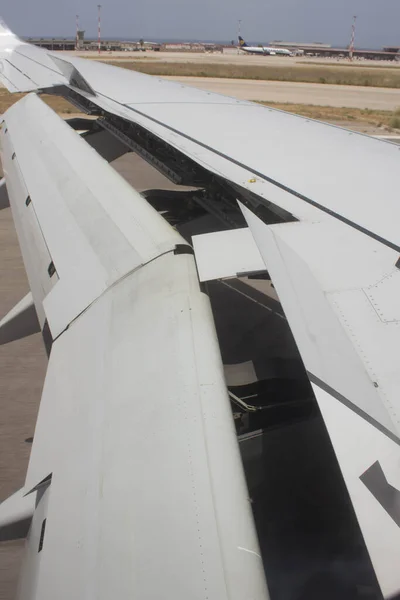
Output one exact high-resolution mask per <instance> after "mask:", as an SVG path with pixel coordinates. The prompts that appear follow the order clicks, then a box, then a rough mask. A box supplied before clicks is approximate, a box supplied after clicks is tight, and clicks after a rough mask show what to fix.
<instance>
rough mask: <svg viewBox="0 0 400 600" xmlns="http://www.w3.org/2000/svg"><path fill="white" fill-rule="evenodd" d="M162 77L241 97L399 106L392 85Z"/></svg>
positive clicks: (399, 99)
mask: <svg viewBox="0 0 400 600" xmlns="http://www.w3.org/2000/svg"><path fill="white" fill-rule="evenodd" d="M163 79H169V80H170V81H177V82H178V83H182V84H185V85H192V86H193V87H196V88H200V89H202V90H207V91H208V92H215V93H217V94H224V95H226V96H233V97H234V98H239V99H240V100H258V101H265V102H290V103H291V104H314V105H317V106H336V107H342V106H345V107H349V108H369V109H373V110H390V111H392V110H396V109H397V108H399V107H400V90H397V89H391V88H373V87H361V86H353V85H327V84H319V83H292V82H286V81H255V80H252V79H223V78H220V79H214V78H210V77H178V78H177V77H164V78H163Z"/></svg>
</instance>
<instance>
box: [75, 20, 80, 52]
mask: <svg viewBox="0 0 400 600" xmlns="http://www.w3.org/2000/svg"><path fill="white" fill-rule="evenodd" d="M78 48H79V15H76V43H75V50H78Z"/></svg>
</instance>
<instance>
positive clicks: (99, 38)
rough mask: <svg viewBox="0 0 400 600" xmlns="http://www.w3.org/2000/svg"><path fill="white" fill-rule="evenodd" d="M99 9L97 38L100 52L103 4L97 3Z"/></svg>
mask: <svg viewBox="0 0 400 600" xmlns="http://www.w3.org/2000/svg"><path fill="white" fill-rule="evenodd" d="M97 10H98V21H97V39H98V48H99V54H100V46H101V4H98V5H97Z"/></svg>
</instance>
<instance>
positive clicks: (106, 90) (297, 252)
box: [0, 29, 400, 598]
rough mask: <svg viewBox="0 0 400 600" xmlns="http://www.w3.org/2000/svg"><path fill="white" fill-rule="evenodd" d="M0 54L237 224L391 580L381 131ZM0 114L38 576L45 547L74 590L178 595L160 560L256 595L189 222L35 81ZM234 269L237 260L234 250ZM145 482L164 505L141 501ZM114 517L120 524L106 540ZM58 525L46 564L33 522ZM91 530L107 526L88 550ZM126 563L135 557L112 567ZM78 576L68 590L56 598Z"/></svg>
mask: <svg viewBox="0 0 400 600" xmlns="http://www.w3.org/2000/svg"><path fill="white" fill-rule="evenodd" d="M0 50H1V52H0V57H1V72H0V79H1V81H2V82H3V83H4V85H6V87H8V89H9V90H10V91H29V90H37V91H39V92H40V91H46V92H50V93H57V94H60V95H62V96H64V97H65V98H67V99H68V100H70V101H71V102H72V103H73V104H75V105H76V106H78V107H79V108H80V109H81V110H83V111H84V112H87V113H89V114H95V115H97V116H98V117H99V118H98V121H97V122H98V124H99V126H100V127H101V128H103V129H104V131H106V132H108V133H109V134H110V135H112V136H114V137H116V138H118V140H120V141H121V142H123V143H124V144H126V146H127V147H128V148H130V149H132V150H135V151H136V152H138V153H139V154H141V156H142V157H143V158H145V160H147V161H149V162H152V164H155V165H156V166H157V168H159V169H160V170H162V171H163V172H164V173H166V174H167V175H168V176H169V177H170V178H171V179H172V180H174V181H178V182H180V183H182V184H184V185H191V186H197V187H198V188H199V189H201V190H202V192H201V194H199V195H198V197H197V202H198V204H199V205H200V206H201V207H202V209H204V210H205V211H206V212H207V213H208V214H211V215H212V216H213V218H214V219H216V220H217V221H218V223H219V226H220V229H223V230H225V233H224V244H226V242H227V234H226V230H232V229H240V228H241V227H244V226H246V225H247V226H248V227H249V230H248V233H251V237H252V239H253V242H255V245H256V246H257V249H256V252H255V251H254V248H252V247H251V244H252V243H253V242H252V241H251V239H249V235H248V233H246V234H245V235H244V236H240V238H241V239H242V240H243V242H241V243H245V244H246V255H248V256H249V257H250V258H249V265H250V268H249V269H248V270H249V271H251V270H252V269H254V268H256V270H257V272H259V271H260V265H261V270H262V265H263V264H264V266H265V278H267V277H270V280H271V281H272V283H273V286H274V288H275V290H276V293H277V299H279V301H280V303H281V305H282V307H283V310H284V313H285V316H286V318H287V320H288V323H289V326H290V329H291V331H292V333H293V336H294V338H295V341H296V344H297V347H298V350H299V352H300V355H301V359H302V361H303V363H304V367H305V369H306V372H307V376H308V379H309V381H310V382H311V384H312V389H313V393H314V396H315V399H316V402H317V403H318V406H319V408H320V410H321V412H322V415H323V418H324V421H325V424H326V427H327V430H328V433H329V436H330V438H331V441H332V443H333V447H334V449H335V453H336V456H337V458H338V461H339V464H340V468H341V471H342V474H343V478H344V481H345V483H346V486H347V489H348V492H349V494H350V498H351V501H352V504H353V506H354V510H355V512H356V515H357V519H358V522H359V524H360V527H361V530H362V534H363V536H364V539H365V542H366V545H367V548H368V552H369V554H370V557H371V560H372V563H373V566H374V569H375V573H376V575H377V578H378V581H379V584H380V587H381V590H382V593H383V595H384V597H385V598H389V597H392V596H393V595H394V594H396V593H399V591H400V575H399V573H398V569H397V564H398V561H399V559H400V529H399V526H400V513H399V506H400V501H399V497H400V491H399V490H400V473H399V468H398V466H399V460H400V455H399V452H400V451H399V432H400V430H399V422H400V421H399V413H400V407H399V389H400V379H399V369H398V365H397V356H398V354H399V348H400V329H399V323H400V315H399V308H398V306H399V291H400V290H399V285H400V271H399V265H400V263H399V253H400V236H399V232H398V223H399V220H400V204H399V202H398V199H397V190H398V187H399V175H398V173H399V170H398V161H399V148H398V147H397V146H395V145H394V144H389V143H386V142H382V141H378V140H374V139H372V138H368V137H367V136H363V135H360V134H356V133H352V132H348V131H345V130H343V129H340V128H337V127H334V126H329V125H324V124H321V123H318V122H316V121H313V120H310V119H305V118H301V117H297V116H294V115H289V114H287V113H284V112H281V111H277V110H273V109H269V108H265V107H261V106H257V105H255V104H252V103H250V102H243V101H238V100H236V99H234V98H227V97H223V96H219V95H215V94H211V93H208V92H205V91H200V90H196V89H194V88H188V87H184V86H182V85H180V84H175V83H172V82H167V81H164V80H161V79H159V78H154V77H149V76H146V75H142V74H138V73H134V72H132V71H127V70H123V69H118V68H115V67H111V66H109V65H105V64H101V63H97V62H95V61H89V60H84V59H79V58H75V57H69V56H68V57H63V58H62V59H60V58H59V57H58V56H57V55H56V54H55V53H51V52H46V51H41V50H38V49H37V48H32V47H31V46H29V45H27V44H25V43H23V42H21V41H20V40H18V38H16V36H14V34H12V33H11V32H9V31H8V30H6V29H3V32H2V37H1V41H0ZM3 118H4V123H3V130H2V134H1V138H2V144H3V161H4V163H5V166H6V180H7V189H8V194H9V197H10V202H11V207H12V210H13V214H14V220H15V223H16V227H17V231H18V236H19V241H20V244H21V249H22V252H23V255H24V260H25V265H26V269H27V273H28V278H29V281H30V285H31V289H32V297H33V301H34V304H35V307H36V312H37V315H38V320H39V323H40V326H41V327H42V329H43V328H48V329H49V332H50V334H51V338H52V340H53V346H52V351H51V354H50V362H49V369H48V374H47V378H46V385H45V389H44V393H43V398H42V403H41V409H40V414H39V420H38V426H37V433H36V434H35V443H34V445H33V449H32V458H31V461H30V465H29V470H28V475H27V482H26V485H25V491H26V492H29V491H32V490H36V489H38V486H39V487H40V489H42V486H43V485H44V486H45V493H44V495H43V498H44V499H45V500H46V503H43V504H42V508H41V511H42V512H40V511H38V510H37V509H36V511H35V515H36V514H39V515H40V518H39V517H37V518H38V522H37V524H36V522H35V520H34V521H33V522H34V523H35V527H36V529H35V528H34V530H35V531H36V533H35V535H36V536H37V537H38V536H39V542H40V528H41V527H43V522H45V521H46V523H48V525H46V540H45V543H46V544H48V545H49V548H50V550H49V552H48V554H46V555H44V554H43V557H42V558H41V561H42V564H41V569H42V571H41V573H43V577H44V578H45V579H43V578H41V579H40V580H39V582H38V585H39V586H40V585H45V584H44V583H43V581H44V580H46V581H48V580H49V579H50V580H51V573H52V572H54V569H55V568H56V561H57V560H61V563H62V567H61V568H62V573H63V576H65V580H68V581H70V580H71V579H72V578H73V579H74V581H71V584H70V585H71V586H74V585H75V584H76V585H77V586H78V585H82V586H84V587H83V588H82V589H88V587H87V586H89V585H94V583H93V577H89V573H94V572H96V578H95V582H96V585H97V586H98V590H99V593H100V591H101V593H102V592H103V590H104V596H101V597H107V595H110V593H111V591H110V590H114V592H113V593H114V594H115V590H118V591H120V592H126V593H127V591H128V590H129V591H131V590H135V591H137V592H138V593H139V595H141V596H144V597H155V595H157V590H158V592H159V590H161V589H163V590H170V591H171V593H174V595H177V594H176V589H177V588H176V587H174V586H175V585H177V581H178V580H179V582H180V583H182V582H181V578H179V577H178V574H177V572H176V570H175V569H177V568H178V565H179V571H180V572H181V571H184V572H186V573H189V574H190V575H189V576H188V580H190V583H191V584H192V585H193V588H191V591H192V590H194V589H196V590H197V591H196V593H197V594H198V595H197V596H195V597H201V594H205V595H208V597H210V598H211V597H213V598H214V597H215V598H223V597H227V598H236V597H237V598H243V597H257V598H259V597H264V596H265V595H266V590H265V588H264V587H263V575H262V574H261V572H260V564H259V559H258V558H257V555H258V554H259V551H258V549H257V542H256V539H255V534H254V529H253V524H252V520H251V516H250V515H249V512H248V508H247V505H246V487H245V484H244V483H243V477H242V471H241V466H240V465H239V463H240V460H239V458H238V454H237V451H236V447H235V442H234V431H233V429H232V427H231V424H230V422H231V420H232V419H231V417H230V415H229V403H228V401H227V396H226V388H225V387H224V386H225V383H224V376H223V368H222V363H221V359H220V352H219V349H218V343H217V340H216V337H215V331H214V328H213V325H212V317H211V313H210V310H209V306H208V303H207V301H206V299H205V297H204V294H202V293H201V291H200V288H199V280H198V275H197V272H196V266H195V262H194V257H193V256H192V255H191V254H190V252H191V248H190V246H189V244H188V242H187V239H186V241H185V239H184V237H185V236H184V234H183V233H182V235H183V236H184V237H180V235H179V234H178V233H177V232H176V231H175V230H174V229H172V228H171V227H169V226H167V224H166V223H165V222H164V221H163V219H162V218H161V217H160V216H159V215H157V213H155V212H154V211H153V210H152V209H151V207H149V206H148V205H147V204H146V202H145V201H143V199H142V198H141V197H139V196H138V195H136V194H135V193H134V192H133V191H132V190H131V189H130V188H129V187H127V186H126V185H125V184H123V183H122V181H121V180H120V179H119V178H118V177H117V176H116V174H115V173H114V172H113V170H112V168H111V167H109V166H108V165H107V163H105V162H104V161H102V160H101V159H100V158H99V157H98V155H97V154H96V153H95V152H94V151H93V150H90V149H89V148H87V146H85V142H84V140H82V139H81V138H79V136H78V135H77V134H76V133H75V132H73V131H72V130H70V129H69V128H68V126H67V125H65V124H62V123H60V122H59V120H58V118H57V117H56V116H55V115H54V114H53V113H52V112H51V111H50V110H49V109H47V108H46V107H44V106H43V104H42V103H41V102H40V101H39V100H38V99H37V98H36V97H35V96H28V97H27V98H26V99H24V100H23V101H21V102H20V103H18V104H17V105H16V106H15V107H13V108H11V109H10V110H9V111H7V113H6V114H5V115H4V117H3ZM182 231H183V230H182ZM214 231H215V230H214ZM201 233H204V232H201ZM228 233H229V231H228ZM235 239H238V236H235ZM214 243H215V242H214ZM194 245H195V249H196V248H203V250H202V251H201V250H199V251H198V252H199V254H198V256H196V259H197V262H198V264H201V270H202V271H203V270H204V272H207V273H208V272H210V270H211V269H209V268H207V263H208V264H210V263H211V261H215V263H216V264H215V268H213V269H212V270H213V271H214V272H215V273H218V279H219V280H221V279H223V275H224V269H227V271H226V275H227V276H229V277H232V275H233V274H234V272H235V269H236V273H237V272H238V271H239V269H238V268H237V266H235V265H236V263H235V264H234V265H232V260H225V261H224V265H220V264H219V263H218V265H217V262H218V255H217V254H218V253H217V251H216V252H215V254H214V256H212V255H211V253H209V255H208V256H207V257H206V258H204V254H202V255H201V254H200V253H201V252H203V253H204V244H200V243H197V244H196V243H195V244H194ZM228 246H229V244H228ZM214 247H216V248H218V247H219V243H218V242H217V243H216V245H215V246H214ZM224 247H225V246H224ZM196 252H197V250H196ZM228 254H229V251H228ZM260 261H261V263H260ZM254 265H256V267H254ZM240 269H241V274H242V275H244V274H245V273H246V265H245V264H241V265H240ZM257 302H258V300H257ZM23 309H24V311H26V310H27V307H26V303H25V304H24V307H23ZM24 314H25V312H24ZM12 317H13V318H15V315H12ZM280 317H281V318H282V317H283V315H280ZM9 322H10V319H9V320H8V321H7V323H9ZM243 364H246V365H247V367H246V368H247V374H248V373H250V372H251V373H253V371H254V370H253V371H252V366H251V365H250V367H248V363H245V361H243ZM154 365H159V368H158V371H159V377H158V378H155V377H154ZM226 373H227V370H226V369H225V377H226ZM251 376H253V375H251ZM133 390H135V391H134V392H133ZM189 398H190V401H189ZM155 399H160V400H161V401H162V407H160V410H159V413H158V414H155V410H154V405H153V403H154V401H155ZM133 406H134V408H133ZM131 411H132V412H131ZM154 418H155V419H156V421H155V422H154V421H153V419H154ZM228 423H229V424H228ZM72 432H73V433H72ZM172 432H173V433H174V435H171V433H172ZM176 432H178V435H177V436H176V435H175V433H176ZM71 436H72V437H73V438H74V439H73V443H72V444H71V439H70V438H71ZM66 447H67V448H68V450H67V451H66V450H65V448H66ZM128 471H131V472H132V473H134V475H132V476H130V477H127V476H126V473H127V472H128ZM88 473H89V474H90V477H89V478H88V479H87V475H88ZM84 474H85V476H84ZM190 489H191V490H192V491H193V494H194V495H193V496H190V494H189V490H190ZM161 491H162V494H163V496H164V498H163V500H164V501H165V503H166V506H167V508H168V510H167V514H168V519H165V518H164V515H162V514H160V513H159V512H158V510H157V508H158V505H157V502H156V500H155V498H156V497H157V495H158V494H160V493H161ZM67 493H68V494H71V501H70V502H64V501H63V500H64V499H65V495H66V494H67ZM198 493H199V494H200V496H199V497H198V496H197V494H198ZM82 498H84V499H85V500H84V501H83V500H82ZM133 499H134V500H135V501H134V500H133ZM132 502H134V508H132ZM39 506H40V505H39ZM176 506H179V513H177V512H176V511H175V508H176ZM223 506H224V508H223ZM129 507H130V508H129ZM146 507H147V510H146ZM227 507H229V508H228V509H227ZM47 511H49V517H48V518H47V517H44V515H45V514H47ZM24 515H25V512H24ZM182 515H183V517H182ZM233 515H236V516H238V515H243V518H242V516H241V517H240V518H238V519H237V518H236V517H235V516H233ZM189 517H191V518H189ZM182 518H183V521H182ZM34 519H35V517H34ZM126 519H129V521H128V522H129V523H130V524H131V525H132V531H135V535H134V539H133V538H132V539H131V538H129V539H127V538H126V537H124V533H125V532H126V523H127V521H126ZM149 519H151V523H149ZM232 521H234V522H235V524H237V523H238V522H239V523H240V527H239V528H238V530H236V528H232V527H231V526H230V524H231V523H232ZM62 522H65V523H68V527H65V528H64V529H63V530H62V531H63V535H65V536H66V538H65V539H66V542H65V554H64V550H63V551H62V552H63V553H62V557H61V559H60V558H57V556H56V552H52V549H55V548H56V545H57V541H58V540H57V535H56V533H55V532H56V531H58V529H57V527H55V526H53V529H52V528H51V523H57V526H58V527H62ZM182 522H184V523H187V522H190V526H188V527H189V528H188V530H186V529H185V527H183V526H182ZM195 523H197V524H198V526H199V527H198V533H199V536H198V538H197V540H196V535H195V529H196V525H195ZM150 530H151V532H152V534H151V536H149V535H148V532H149V531H150ZM217 530H218V532H219V533H218V539H216V537H215V535H216V531H217ZM38 531H39V533H38ZM154 532H158V533H157V536H158V537H157V539H153V537H152V536H154V535H155V533H154ZM94 536H100V537H101V538H102V539H104V540H106V541H105V543H104V544H103V545H101V544H100V546H101V547H102V550H101V552H103V553H104V554H102V555H101V556H100V555H99V556H97V555H95V553H96V552H98V551H99V550H98V546H99V545H96V544H95V543H94V542H93V538H94ZM103 536H104V538H103ZM175 538H176V539H177V541H178V543H177V544H174V547H175V549H176V551H178V550H179V556H178V557H174V559H173V560H172V557H171V553H170V551H169V550H168V545H169V544H170V542H171V539H173V540H174V539H175ZM96 539H97V541H99V538H96ZM36 541H37V540H36ZM94 546H96V548H95V547H94ZM195 547H196V550H195ZM73 548H79V552H75V553H74V552H73ZM187 548H190V552H189V551H188V550H187ZM204 548H207V550H204ZM202 549H203V550H202ZM238 549H239V550H238ZM240 549H241V550H240ZM243 549H247V550H250V551H251V552H250V553H249V552H245V551H243ZM115 552H117V556H118V559H119V560H118V561H117V563H118V567H117V566H116V565H115V561H111V558H110V557H111V553H115ZM247 555H248V556H247ZM149 556H150V557H151V561H150V562H149V563H147V562H146V563H145V562H144V561H145V560H146V561H147V560H149ZM82 557H84V559H83V558H82ZM127 557H129V564H128V563H127V562H125V561H127V560H128V558H127ZM239 557H240V558H239ZM67 559H68V560H67ZM31 560H32V561H36V560H37V557H32V559H31ZM243 560H245V561H246V568H244V563H243V562H242V561H243ZM163 561H164V562H163ZM203 561H204V562H203ZM231 561H232V562H231ZM57 564H58V563H57ZM106 565H107V566H108V568H106ZM132 565H134V566H135V565H138V570H135V569H133V570H134V576H132V577H129V581H128V573H129V575H131V570H130V569H131V566H132ZM249 565H250V567H249ZM57 569H58V567H57ZM150 573H153V574H154V573H161V575H162V576H161V577H160V579H159V580H158V578H154V577H150ZM201 573H204V580H203V582H201V580H200V579H201V577H200V574H201ZM244 573H246V575H245V578H244V579H243V580H242V577H243V576H244V575H243V574H244ZM227 574H229V575H227ZM224 577H225V584H223V578H224ZM150 579H151V581H149V580H150ZM250 581H251V583H250ZM90 582H91V583H90ZM46 585H48V584H46ZM202 585H203V588H202V591H201V592H200V588H201V586H202ZM224 585H226V587H224ZM85 586H86V587H85ZM111 586H113V587H111ZM129 586H131V587H129ZM146 586H149V587H146ZM157 586H160V587H157ZM209 586H210V587H209ZM249 586H250V587H249ZM252 586H254V587H252ZM38 589H39V588H38ZM66 589H67V588H66ZM77 589H78V588H74V587H68V596H69V597H70V596H71V593H72V595H74V593H75V590H77ZM244 590H245V591H246V593H244ZM188 592H189V590H188V589H184V590H183V593H182V595H183V596H184V597H187V596H188V595H189V596H190V594H189V593H188ZM126 593H125V595H126ZM66 594H67V593H66ZM50 595H51V594H50ZM54 595H56V596H57V597H62V596H60V594H59V593H58V595H57V594H55V592H54V593H53V597H54ZM166 595H168V593H167V594H166ZM65 597H66V596H65ZM99 597H100V596H99Z"/></svg>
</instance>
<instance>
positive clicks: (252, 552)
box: [238, 546, 261, 558]
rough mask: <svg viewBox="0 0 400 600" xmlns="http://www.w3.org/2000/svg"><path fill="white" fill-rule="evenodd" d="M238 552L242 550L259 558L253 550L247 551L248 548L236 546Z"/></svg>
mask: <svg viewBox="0 0 400 600" xmlns="http://www.w3.org/2000/svg"><path fill="white" fill-rule="evenodd" d="M238 550H243V552H248V553H249V554H254V555H255V556H257V557H258V558H261V556H260V555H259V554H258V552H255V551H254V550H249V549H248V548H243V547H242V546H238Z"/></svg>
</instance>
